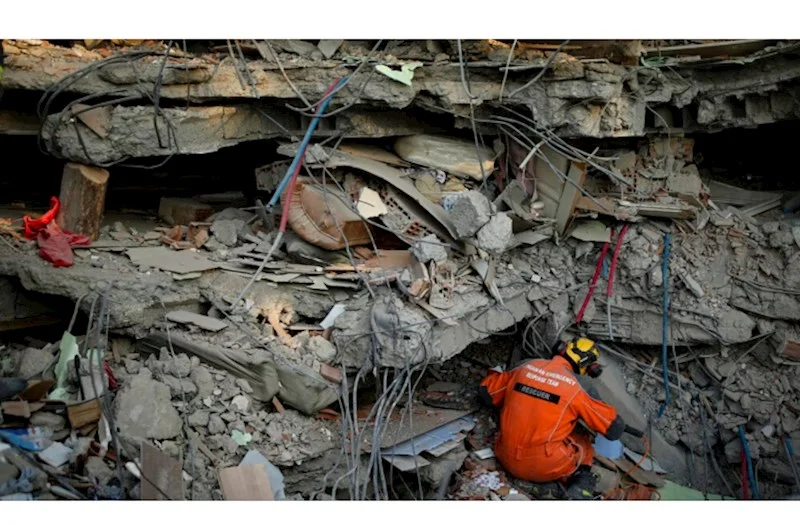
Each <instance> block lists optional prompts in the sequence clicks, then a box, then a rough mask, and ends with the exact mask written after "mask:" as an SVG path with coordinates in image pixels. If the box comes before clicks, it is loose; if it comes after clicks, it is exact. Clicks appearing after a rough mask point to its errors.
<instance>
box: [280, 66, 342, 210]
mask: <svg viewBox="0 0 800 525" xmlns="http://www.w3.org/2000/svg"><path fill="white" fill-rule="evenodd" d="M346 80H347V77H343V78H342V79H341V80H339V82H337V83H336V86H335V87H334V88H333V90H332V91H331V94H330V95H328V98H326V99H325V100H324V101H323V102H322V104H320V105H319V109H317V114H316V116H315V117H314V119H313V120H312V121H311V124H310V125H309V126H308V129H307V130H306V134H305V136H304V137H303V141H302V142H301V143H300V148H299V149H298V150H297V155H295V156H294V160H292V164H291V165H290V166H289V169H288V170H287V171H286V175H285V176H284V177H283V180H282V181H281V183H280V184H279V185H278V187H277V189H276V190H275V194H274V195H273V196H272V198H271V199H270V201H269V203H268V204H267V209H271V208H272V207H273V206H275V204H277V203H278V199H280V198H281V194H282V193H283V190H285V189H286V186H287V185H288V184H289V180H291V178H292V174H293V173H294V170H295V169H296V168H297V164H298V163H299V162H301V159H302V158H303V154H304V153H305V151H306V148H307V147H308V143H309V142H311V136H312V135H313V134H314V130H316V129H317V124H319V119H320V115H322V114H323V113H325V110H326V109H328V106H329V105H330V103H331V100H333V96H332V95H333V93H334V91H335V90H336V89H337V88H339V86H341V85H342V84H343V83H344V82H345V81H346Z"/></svg>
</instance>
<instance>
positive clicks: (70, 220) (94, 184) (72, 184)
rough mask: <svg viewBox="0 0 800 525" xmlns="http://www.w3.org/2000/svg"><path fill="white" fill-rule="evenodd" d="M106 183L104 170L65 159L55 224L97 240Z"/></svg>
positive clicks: (106, 173) (105, 171) (103, 208)
mask: <svg viewBox="0 0 800 525" xmlns="http://www.w3.org/2000/svg"><path fill="white" fill-rule="evenodd" d="M107 186H108V171H107V170H104V169H102V168H94V167H92V166H85V165H83V164H77V163H74V162H68V163H67V165H66V166H64V174H63V175H62V177H61V196H60V199H61V209H60V210H59V212H58V217H57V218H56V222H57V223H58V225H59V226H61V227H62V228H63V229H65V230H69V231H71V232H73V233H79V234H81V235H85V236H87V237H89V238H90V239H92V240H93V241H94V240H97V238H98V237H99V236H100V226H101V223H102V222H103V212H104V211H105V206H106V187H107Z"/></svg>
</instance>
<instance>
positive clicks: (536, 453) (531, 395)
mask: <svg viewBox="0 0 800 525" xmlns="http://www.w3.org/2000/svg"><path fill="white" fill-rule="evenodd" d="M586 343H589V344H588V345H587V344H584V345H583V346H584V347H586V346H593V343H592V342H591V341H586ZM575 347H577V348H578V350H580V352H581V353H583V355H584V357H585V355H586V353H587V352H590V351H591V350H586V349H583V350H582V349H580V347H579V346H577V345H576V346H575ZM571 353H572V354H573V357H574V361H575V364H576V366H573V364H571V363H570V362H569V361H567V359H566V358H565V357H564V355H567V356H570V354H571ZM596 355H597V354H596V353H595V356H596ZM593 361H594V360H592V359H589V360H588V361H587V360H585V359H584V360H582V359H581V356H580V355H578V354H576V353H575V351H574V347H573V346H569V347H568V348H567V350H565V351H564V352H562V353H561V354H560V355H558V356H556V357H554V358H553V359H552V360H547V359H534V360H531V361H527V362H525V363H523V364H521V365H520V366H518V367H517V368H515V369H513V370H509V371H508V372H501V371H497V370H492V371H490V372H489V375H488V376H487V377H486V378H485V379H484V380H483V381H482V382H481V389H480V395H481V399H483V400H484V401H491V403H492V404H493V405H494V406H497V407H502V409H501V412H500V429H499V432H498V435H497V441H496V443H495V454H496V455H497V459H498V460H500V463H501V464H502V465H503V466H504V467H505V469H506V470H507V471H508V472H509V473H510V474H511V475H512V476H514V477H517V478H520V479H526V480H529V481H534V482H547V481H554V480H557V479H561V478H564V477H566V476H570V475H571V474H573V473H574V472H575V470H576V469H577V468H578V467H579V466H584V467H586V468H589V467H590V466H591V464H592V458H593V457H594V448H593V446H592V440H591V438H590V437H589V436H588V435H587V434H585V433H582V432H579V431H578V429H576V428H575V425H576V424H577V422H578V419H582V420H583V421H584V422H585V423H586V424H587V426H588V427H589V428H591V429H592V430H594V431H595V432H599V433H601V434H603V435H604V436H606V437H607V438H609V439H612V440H613V439H618V438H619V436H620V435H621V434H622V431H623V429H624V428H625V423H624V421H622V418H620V417H618V416H617V411H616V409H615V408H614V407H612V406H609V405H607V404H605V403H603V402H602V401H599V400H597V399H593V398H592V397H591V396H589V394H587V393H586V391H585V390H583V388H582V387H581V385H580V383H578V380H577V378H576V376H575V371H576V370H579V371H580V373H581V374H584V373H587V372H589V371H591V368H590V367H591V366H593V364H592V362H593ZM597 375H598V374H595V375H594V376H593V377H596V376H597Z"/></svg>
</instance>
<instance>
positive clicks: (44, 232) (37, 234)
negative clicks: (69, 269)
mask: <svg viewBox="0 0 800 525" xmlns="http://www.w3.org/2000/svg"><path fill="white" fill-rule="evenodd" d="M60 208H61V202H60V201H59V200H58V197H50V209H49V210H48V211H47V213H45V214H44V215H42V216H41V217H39V218H38V219H32V218H31V217H30V215H26V216H25V217H23V218H22V223H23V225H24V226H25V238H26V239H36V243H37V244H38V245H39V256H40V257H41V258H42V259H44V260H45V261H49V262H51V263H53V266H55V267H57V268H58V267H65V266H72V264H73V263H74V262H75V258H74V256H73V253H72V247H73V246H89V245H90V244H91V243H92V240H91V239H90V238H89V237H86V236H85V235H78V234H75V233H72V232H69V231H66V230H62V229H61V227H59V225H58V224H57V223H56V222H55V218H56V216H57V215H58V211H59V209H60Z"/></svg>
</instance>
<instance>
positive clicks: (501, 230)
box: [477, 212, 514, 255]
mask: <svg viewBox="0 0 800 525" xmlns="http://www.w3.org/2000/svg"><path fill="white" fill-rule="evenodd" d="M513 238H514V230H513V222H512V221H511V218H509V216H508V215H506V214H505V213H503V212H500V213H498V214H496V215H494V216H493V217H492V218H491V219H489V222H487V223H486V224H484V225H483V226H482V227H481V229H480V230H478V235H477V244H478V247H479V248H481V249H482V250H484V251H486V252H488V253H490V254H492V255H500V254H502V253H504V252H505V251H506V249H507V248H508V246H509V245H510V244H511V240H512V239H513Z"/></svg>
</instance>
